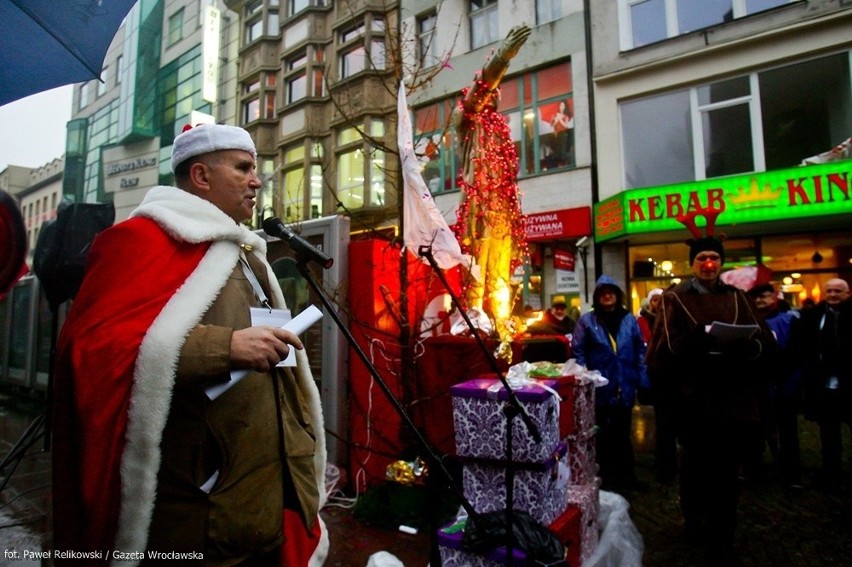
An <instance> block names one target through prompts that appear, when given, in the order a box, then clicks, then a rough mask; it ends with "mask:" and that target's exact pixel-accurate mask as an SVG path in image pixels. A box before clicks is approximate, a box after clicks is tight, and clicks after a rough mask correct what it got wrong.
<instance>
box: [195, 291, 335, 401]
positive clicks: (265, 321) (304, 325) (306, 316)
mask: <svg viewBox="0 0 852 567" xmlns="http://www.w3.org/2000/svg"><path fill="white" fill-rule="evenodd" d="M260 311H264V312H266V313H267V314H268V313H269V310H268V309H261V310H260ZM275 311H279V310H274V311H273V313H274V312H275ZM287 314H288V316H289V311H288V313H287ZM320 319H322V311H320V310H319V309H318V308H317V306H316V305H310V306H308V308H307V309H305V310H304V311H302V312H301V313H299V314H298V315H296V316H295V317H293V318H292V319H290V320H289V321H287V322H286V323H285V324H283V325H280V327H281V328H282V329H284V330H286V331H291V332H293V333H294V334H296V335H301V334H302V333H304V332H305V331H307V330H308V327H310V326H311V325H313V324H314V323H316V322H317V321H319V320H320ZM270 324H272V323H270V319H269V318H268V317H266V316H264V315H262V314H260V313H257V314H255V312H254V310H252V326H259V325H270ZM276 366H296V349H295V348H293V347H290V352H289V353H287V358H285V359H284V360H282V361H281V362H279V363H278V364H277V365H276ZM246 374H248V370H232V371H231V379H230V380H228V381H227V382H223V383H221V384H214V385H213V386H209V387H207V388H206V389H205V390H204V392H205V393H206V394H207V397H208V398H209V399H211V400H215V399H216V398H218V397H219V396H221V395H222V394H224V393H225V392H226V391H228V389H229V388H231V386H233V385H234V384H236V383H237V382H239V381H240V380H241V379H242V378H243V377H244V376H245V375H246Z"/></svg>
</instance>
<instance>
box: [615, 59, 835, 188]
mask: <svg viewBox="0 0 852 567" xmlns="http://www.w3.org/2000/svg"><path fill="white" fill-rule="evenodd" d="M849 62H850V57H849V52H844V53H838V54H835V55H831V56H829V57H823V58H819V59H814V60H808V61H802V62H799V63H795V64H792V65H787V66H784V67H779V68H776V69H771V70H767V71H763V72H758V73H754V74H751V75H747V76H743V77H736V78H733V79H727V80H724V81H717V82H715V83H709V84H706V85H700V86H697V87H694V88H692V89H688V90H681V91H676V92H671V93H666V94H663V95H655V96H651V97H647V98H643V99H639V100H634V101H629V102H625V103H622V104H621V123H622V139H623V140H624V152H623V159H624V172H625V180H624V183H625V186H626V187H627V188H634V187H649V186H656V185H667V184H670V183H680V182H685V181H691V180H696V179H706V178H710V177H716V176H721V175H728V174H734V173H746V172H749V171H766V170H771V169H780V168H785V167H794V166H796V165H799V164H800V163H801V162H802V160H803V159H805V158H807V157H809V156H812V155H817V154H819V153H822V152H824V151H826V149H828V148H831V147H834V146H835V145H837V144H838V143H839V142H840V141H842V140H844V139H845V138H846V137H848V132H850V131H852V113H849V112H848V111H846V110H843V109H849V108H852V89H850V84H852V82H850V63H849ZM693 100H694V102H692V101H693ZM693 125H695V126H696V127H698V128H699V131H697V132H693V128H692V126H693ZM757 127H762V131H760V132H758V131H756V128H757Z"/></svg>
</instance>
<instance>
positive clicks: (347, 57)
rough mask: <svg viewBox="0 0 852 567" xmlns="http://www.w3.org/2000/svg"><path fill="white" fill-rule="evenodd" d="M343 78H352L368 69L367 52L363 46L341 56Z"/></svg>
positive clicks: (341, 74)
mask: <svg viewBox="0 0 852 567" xmlns="http://www.w3.org/2000/svg"><path fill="white" fill-rule="evenodd" d="M340 61H341V68H340V76H341V77H351V76H352V75H354V74H355V73H360V72H361V71H363V70H364V69H366V68H367V61H366V51H365V49H364V46H363V45H359V46H358V47H355V48H354V49H351V50H349V51H347V52H345V53H343V55H342V56H341V60H340Z"/></svg>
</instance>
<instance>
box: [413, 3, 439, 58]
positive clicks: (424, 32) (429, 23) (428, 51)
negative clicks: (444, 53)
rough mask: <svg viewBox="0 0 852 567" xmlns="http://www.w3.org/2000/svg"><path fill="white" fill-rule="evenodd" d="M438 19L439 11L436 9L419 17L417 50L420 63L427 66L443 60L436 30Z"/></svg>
mask: <svg viewBox="0 0 852 567" xmlns="http://www.w3.org/2000/svg"><path fill="white" fill-rule="evenodd" d="M437 21H438V13H437V12H435V11H432V12H429V13H428V14H424V15H422V16H418V18H417V52H418V54H419V55H420V64H421V65H422V66H425V67H428V66H431V65H434V64H436V63H438V62H439V61H440V60H441V57H440V54H439V53H438V42H437V39H436V37H437V34H436V32H435V24H436V23H437Z"/></svg>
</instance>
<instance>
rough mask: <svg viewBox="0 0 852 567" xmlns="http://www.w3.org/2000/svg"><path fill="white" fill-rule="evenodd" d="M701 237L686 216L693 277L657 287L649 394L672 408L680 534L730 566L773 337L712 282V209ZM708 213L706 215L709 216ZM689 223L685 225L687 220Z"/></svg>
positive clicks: (720, 258) (716, 251)
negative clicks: (723, 328) (742, 330)
mask: <svg viewBox="0 0 852 567" xmlns="http://www.w3.org/2000/svg"><path fill="white" fill-rule="evenodd" d="M702 214H706V216H707V218H708V223H707V227H708V235H707V236H702V235H701V234H700V232H699V231H698V230H697V228H696V227H695V223H694V216H696V215H695V214H694V213H693V214H692V218H690V219H685V220H686V221H691V223H688V222H684V221H682V222H684V224H687V227H688V228H690V231H691V232H692V234H693V236H694V238H692V239H690V240H688V241H687V244H688V245H689V259H690V262H691V264H692V272H693V276H692V277H691V278H686V279H685V280H684V281H683V282H681V283H680V284H678V285H676V286H675V287H673V288H671V289H669V290H668V291H666V292H664V293H663V294H662V296H661V297H662V299H661V301H660V307H659V309H658V313H657V321H656V325H655V326H654V329H653V333H652V336H651V341H650V343H649V345H648V357H647V361H648V371H649V373H650V378H651V381H652V384H653V386H654V391H655V395H656V396H658V397H660V396H662V397H664V399H665V400H666V402H665V405H666V407H668V408H672V409H673V410H674V415H673V416H672V417H673V422H674V428H675V432H676V434H677V439H678V440H679V442H680V445H681V448H682V459H681V470H680V496H681V509H682V511H683V515H684V520H685V530H686V532H685V535H686V537H687V539H688V541H690V542H691V543H693V544H696V545H701V546H703V548H704V552H705V554H706V556H707V561H708V565H720V566H721V565H726V566H727V565H738V564H739V562H738V560H737V558H736V554H735V550H734V539H735V538H734V536H735V527H736V513H737V490H738V486H737V482H738V480H737V477H738V466H739V463H740V462H742V460H743V454H744V453H748V452H750V451H754V450H756V448H755V446H756V444H757V443H758V442H760V441H762V439H763V436H762V433H763V429H762V426H761V424H760V417H761V414H760V411H759V407H758V399H759V395H760V392H761V391H763V390H764V389H765V387H766V385H765V383H764V378H765V376H766V372H762V371H761V366H762V365H763V364H765V362H764V361H765V360H766V359H767V357H768V356H771V355H772V353H773V352H774V349H775V340H774V338H773V337H772V334H771V332H770V331H769V329H768V328H767V327H766V325H765V324H764V323H763V322H762V321H761V320H760V318H759V317H758V316H757V314H756V313H755V310H754V308H753V304H752V302H751V301H750V300H749V298H748V297H746V295H745V293H744V292H742V291H740V290H738V289H737V288H735V287H733V286H729V285H727V284H725V283H724V282H722V281H721V280H720V279H719V275H720V273H721V271H722V265H723V263H724V260H725V249H724V246H723V244H722V239H721V238H716V237H715V236H713V235H712V225H713V223H714V222H715V218H716V216H717V215H718V214H719V211H705V212H703V213H702ZM711 220H712V221H713V222H711ZM690 225H691V226H690ZM714 322H718V323H726V324H729V325H742V326H753V333H752V334H751V336H750V337H749V338H743V339H738V340H732V341H730V342H724V341H719V340H717V339H716V338H715V336H714V335H711V334H709V333H708V332H707V330H706V329H707V328H708V327H709V326H710V325H711V324H713V323H714Z"/></svg>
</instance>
